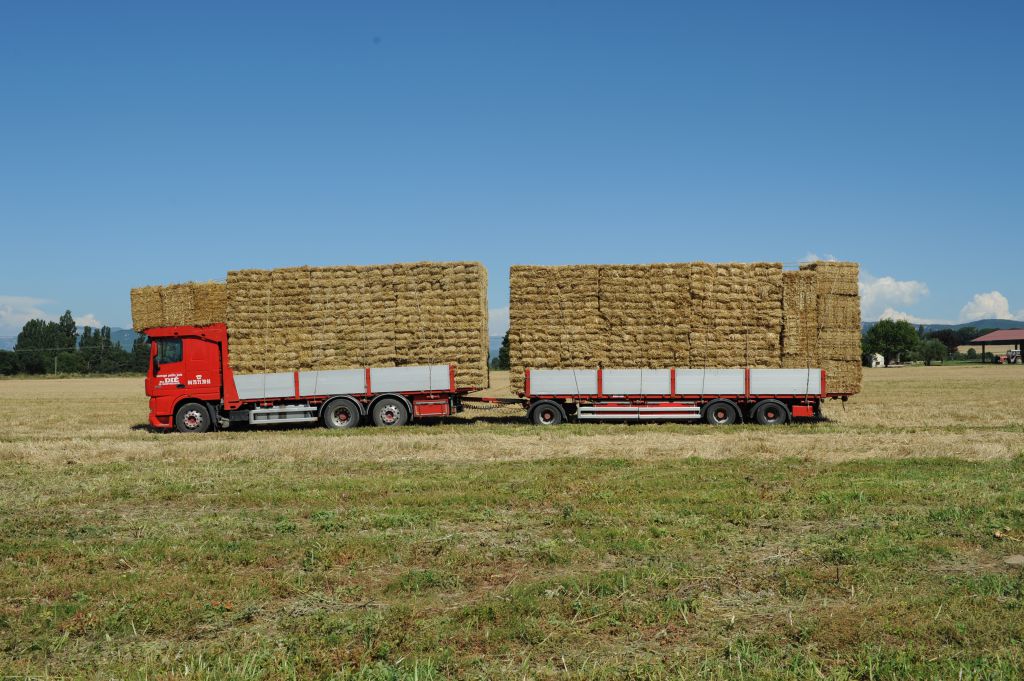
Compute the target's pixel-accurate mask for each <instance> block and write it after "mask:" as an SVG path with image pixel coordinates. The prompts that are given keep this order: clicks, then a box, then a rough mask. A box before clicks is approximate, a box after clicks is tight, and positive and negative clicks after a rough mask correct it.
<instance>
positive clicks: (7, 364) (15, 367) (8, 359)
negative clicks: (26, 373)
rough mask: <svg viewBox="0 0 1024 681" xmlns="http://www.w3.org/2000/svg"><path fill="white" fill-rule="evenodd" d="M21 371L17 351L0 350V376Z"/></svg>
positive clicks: (11, 374)
mask: <svg viewBox="0 0 1024 681" xmlns="http://www.w3.org/2000/svg"><path fill="white" fill-rule="evenodd" d="M19 371H21V362H20V360H19V357H18V353H16V352H11V351H10V350H0V376H13V375H14V374H16V373H18V372H19Z"/></svg>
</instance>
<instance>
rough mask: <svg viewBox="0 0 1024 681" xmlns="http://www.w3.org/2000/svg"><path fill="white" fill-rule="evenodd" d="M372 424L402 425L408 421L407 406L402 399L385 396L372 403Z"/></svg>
mask: <svg viewBox="0 0 1024 681" xmlns="http://www.w3.org/2000/svg"><path fill="white" fill-rule="evenodd" d="M372 412H373V425H375V426H388V427H392V426H404V425H405V424H407V423H408V422H409V408H408V407H406V406H405V403H404V402H402V400H399V399H397V398H394V397H385V398H384V399H382V400H378V401H377V402H376V403H375V404H374V405H373V410H372Z"/></svg>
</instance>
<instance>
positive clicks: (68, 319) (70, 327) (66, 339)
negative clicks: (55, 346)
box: [57, 310, 78, 351]
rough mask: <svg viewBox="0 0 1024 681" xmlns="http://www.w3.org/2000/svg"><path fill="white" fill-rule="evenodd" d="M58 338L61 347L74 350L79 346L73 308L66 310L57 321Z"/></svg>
mask: <svg viewBox="0 0 1024 681" xmlns="http://www.w3.org/2000/svg"><path fill="white" fill-rule="evenodd" d="M57 340H59V341H60V344H59V347H62V348H67V349H68V350H72V351H73V350H74V349H75V348H76V347H78V329H77V327H76V326H75V318H74V317H72V316H71V310H65V311H64V314H62V315H61V316H60V321H59V322H57Z"/></svg>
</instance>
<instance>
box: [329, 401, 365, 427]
mask: <svg viewBox="0 0 1024 681" xmlns="http://www.w3.org/2000/svg"><path fill="white" fill-rule="evenodd" d="M360 417H361V414H360V413H359V407H358V406H357V405H356V403H355V402H353V401H352V400H346V399H342V400H334V401H333V402H329V403H328V404H327V406H326V407H324V410H323V413H322V414H320V423H322V424H323V425H324V428H355V427H356V426H358V425H359V420H360Z"/></svg>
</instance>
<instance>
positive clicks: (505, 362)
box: [497, 331, 512, 371]
mask: <svg viewBox="0 0 1024 681" xmlns="http://www.w3.org/2000/svg"><path fill="white" fill-rule="evenodd" d="M497 360H498V366H497V368H498V369H500V370H502V371H508V370H509V368H510V367H511V366H512V365H511V363H510V362H509V357H508V331H506V332H505V337H504V338H502V339H501V347H500V348H498V357H497Z"/></svg>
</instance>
